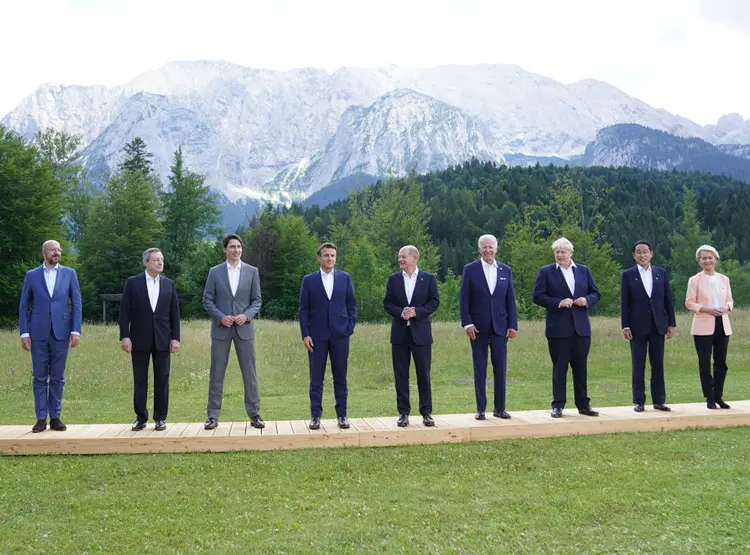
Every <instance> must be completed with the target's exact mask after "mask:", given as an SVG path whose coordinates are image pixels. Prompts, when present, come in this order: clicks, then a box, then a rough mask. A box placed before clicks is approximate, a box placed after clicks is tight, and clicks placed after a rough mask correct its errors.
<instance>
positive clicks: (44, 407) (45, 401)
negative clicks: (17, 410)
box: [31, 328, 70, 420]
mask: <svg viewBox="0 0 750 555" xmlns="http://www.w3.org/2000/svg"><path fill="white" fill-rule="evenodd" d="M69 346H70V339H69V338H65V339H55V335H54V334H53V333H52V330H51V328H50V334H49V336H48V337H47V339H34V338H33V337H32V338H31V370H32V372H31V374H32V377H33V385H34V388H33V389H34V410H35V412H36V418H37V420H46V419H47V415H49V417H50V418H60V414H61V413H62V398H63V388H64V386H65V362H66V360H67V358H68V349H69Z"/></svg>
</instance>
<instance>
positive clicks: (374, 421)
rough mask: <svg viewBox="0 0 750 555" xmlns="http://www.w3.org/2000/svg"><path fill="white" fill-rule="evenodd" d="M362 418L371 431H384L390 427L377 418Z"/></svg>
mask: <svg viewBox="0 0 750 555" xmlns="http://www.w3.org/2000/svg"><path fill="white" fill-rule="evenodd" d="M362 420H363V421H364V423H365V424H367V425H368V426H369V427H370V429H371V430H372V431H373V432H385V431H388V430H390V429H391V427H390V426H388V425H385V424H383V423H382V422H381V421H380V419H379V418H363V419H362Z"/></svg>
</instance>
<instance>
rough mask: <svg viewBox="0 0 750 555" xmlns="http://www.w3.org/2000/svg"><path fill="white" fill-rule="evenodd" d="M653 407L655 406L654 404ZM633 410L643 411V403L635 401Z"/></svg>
mask: <svg viewBox="0 0 750 555" xmlns="http://www.w3.org/2000/svg"><path fill="white" fill-rule="evenodd" d="M654 408H656V405H654ZM633 410H634V411H635V412H643V404H642V403H636V405H635V406H634V407H633Z"/></svg>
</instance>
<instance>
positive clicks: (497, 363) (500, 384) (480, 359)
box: [471, 331, 508, 412]
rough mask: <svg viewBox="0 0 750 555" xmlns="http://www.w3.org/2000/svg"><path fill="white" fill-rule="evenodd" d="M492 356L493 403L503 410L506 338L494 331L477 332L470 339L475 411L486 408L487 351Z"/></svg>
mask: <svg viewBox="0 0 750 555" xmlns="http://www.w3.org/2000/svg"><path fill="white" fill-rule="evenodd" d="M488 349H489V351H490V353H491V357H492V375H493V378H494V381H495V398H494V405H495V407H494V408H495V410H496V411H500V412H502V411H504V410H505V381H506V372H507V360H508V338H507V337H506V336H504V335H497V334H496V333H494V331H490V332H489V333H478V334H477V338H476V339H475V340H474V341H471V358H472V361H473V363H474V395H475V397H476V400H477V412H484V411H485V410H486V408H487V394H486V382H487V351H488Z"/></svg>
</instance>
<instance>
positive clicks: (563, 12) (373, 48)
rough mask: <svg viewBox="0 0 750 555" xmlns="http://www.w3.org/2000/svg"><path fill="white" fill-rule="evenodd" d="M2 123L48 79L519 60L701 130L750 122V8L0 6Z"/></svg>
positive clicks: (305, 3) (318, 0)
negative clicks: (204, 65)
mask: <svg viewBox="0 0 750 555" xmlns="http://www.w3.org/2000/svg"><path fill="white" fill-rule="evenodd" d="M0 29H1V30H0V33H1V34H2V37H3V40H2V56H0V82H1V83H2V85H1V86H0V116H2V115H4V114H6V113H7V112H8V111H10V110H12V109H13V108H14V107H15V106H16V105H17V104H18V102H20V100H21V99H23V98H24V97H25V96H27V95H28V94H31V93H32V92H33V91H34V90H35V89H36V88H37V87H38V86H40V85H41V84H43V83H46V82H52V83H60V84H66V85H89V84H101V85H107V86H113V85H119V84H122V83H125V82H126V81H129V80H130V79H131V78H133V77H135V76H136V75H138V74H139V73H141V72H143V71H146V70H149V69H155V68H158V67H159V66H161V65H163V64H165V63H167V62H170V61H174V60H201V59H209V60H228V61H231V62H234V63H238V64H242V65H245V66H251V67H262V68H271V69H291V68H295V67H318V68H325V69H327V70H329V71H330V72H333V71H335V70H336V69H337V68H338V67H340V66H364V67H373V66H379V65H388V64H396V65H401V66H405V67H432V66H436V65H442V64H479V63H510V64H517V65H520V66H521V67H523V68H524V69H526V70H528V71H533V72H536V73H540V74H542V75H546V76H549V77H552V78H554V79H557V80H558V81H562V82H563V83H570V82H573V81H576V80H578V79H584V78H594V79H600V80H603V81H606V82H608V83H611V84H612V85H615V86H616V87H619V88H620V89H622V90H623V91H625V92H626V93H628V94H631V95H633V96H636V97H638V98H640V99H641V100H644V101H645V102H647V103H648V104H650V105H652V106H655V107H658V108H664V109H666V110H668V111H670V112H672V113H676V114H680V115H683V116H686V117H688V118H690V119H692V120H694V121H697V122H698V123H701V124H706V123H715V122H716V120H717V119H718V118H719V116H721V115H723V114H726V113H730V112H739V113H740V114H742V116H743V117H744V118H750V86H749V85H750V70H749V69H748V67H749V65H750V64H749V63H748V58H749V57H750V0H747V1H746V0H627V1H624V0H591V1H589V0H568V1H560V0H514V1H504V0H488V1H479V0H456V1H443V0H429V1H423V0H396V1H393V0H378V1H377V2H372V1H365V0H346V1H343V0H342V1H339V0H331V1H327V0H299V1H297V0H286V1H285V0H270V1H266V0H257V1H250V0H248V1H244V0H236V1H234V0H127V1H125V0H122V1H114V0H113V1H108V0H70V1H64V0H0Z"/></svg>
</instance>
